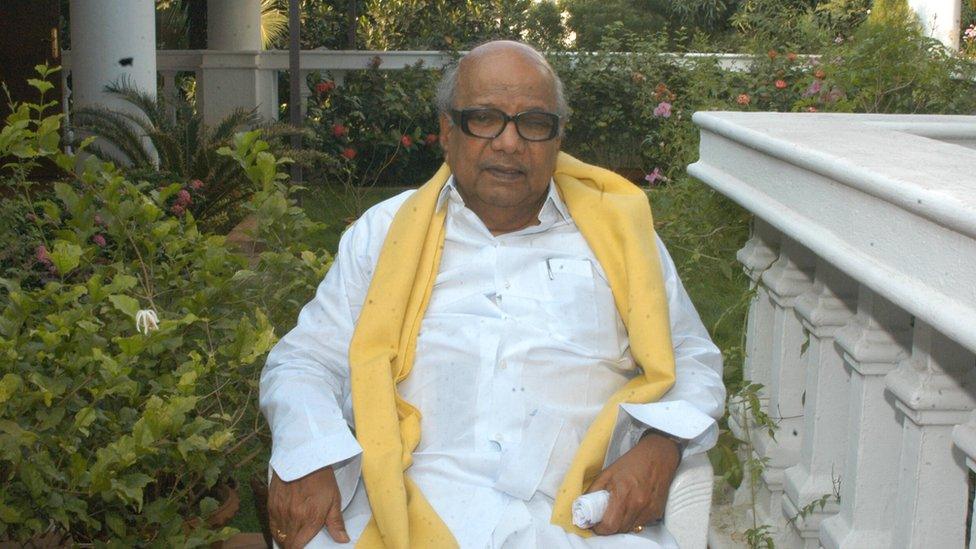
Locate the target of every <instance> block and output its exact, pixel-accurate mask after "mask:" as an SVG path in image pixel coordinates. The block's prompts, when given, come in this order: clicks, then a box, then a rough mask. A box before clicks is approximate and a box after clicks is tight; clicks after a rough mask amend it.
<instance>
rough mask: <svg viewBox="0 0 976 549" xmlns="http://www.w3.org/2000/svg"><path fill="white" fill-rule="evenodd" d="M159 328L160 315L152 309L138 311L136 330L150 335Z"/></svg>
mask: <svg viewBox="0 0 976 549" xmlns="http://www.w3.org/2000/svg"><path fill="white" fill-rule="evenodd" d="M158 329H159V317H158V316H156V311H154V310H152V309H142V310H141V311H139V312H137V313H136V331H137V332H139V333H141V334H145V335H149V332H151V331H152V330H158Z"/></svg>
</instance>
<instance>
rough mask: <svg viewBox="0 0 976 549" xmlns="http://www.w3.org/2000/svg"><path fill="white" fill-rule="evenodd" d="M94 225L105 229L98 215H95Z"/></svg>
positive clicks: (103, 222) (103, 221)
mask: <svg viewBox="0 0 976 549" xmlns="http://www.w3.org/2000/svg"><path fill="white" fill-rule="evenodd" d="M95 224H96V225H98V226H99V227H105V226H106V224H105V220H104V219H102V216H100V215H98V214H95Z"/></svg>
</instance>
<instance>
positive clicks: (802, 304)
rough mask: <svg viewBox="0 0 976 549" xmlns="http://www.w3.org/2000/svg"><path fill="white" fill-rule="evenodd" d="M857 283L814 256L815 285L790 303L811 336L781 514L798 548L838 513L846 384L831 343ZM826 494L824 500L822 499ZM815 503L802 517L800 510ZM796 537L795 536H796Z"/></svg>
mask: <svg viewBox="0 0 976 549" xmlns="http://www.w3.org/2000/svg"><path fill="white" fill-rule="evenodd" d="M856 292H857V283H856V282H855V281H854V280H852V279H851V278H848V277H847V276H846V275H844V274H843V273H841V272H840V271H838V270H837V269H835V268H834V267H833V266H831V265H830V264H829V263H827V262H826V261H823V260H820V259H818V260H817V268H816V277H815V279H814V283H813V287H812V288H810V290H808V291H807V292H806V293H804V294H803V295H801V296H800V297H798V298H797V300H796V304H795V306H794V308H795V310H796V314H797V317H798V318H799V319H800V321H801V322H802V324H803V327H804V329H805V330H806V332H807V334H808V337H809V340H808V345H807V348H806V352H805V354H804V356H805V358H806V366H805V368H806V381H805V384H804V386H805V387H806V393H805V395H804V399H803V401H804V405H803V428H802V437H803V440H802V441H801V445H800V462H799V463H797V464H796V465H794V466H793V467H790V468H789V469H787V470H786V472H785V477H786V478H785V486H784V488H785V493H786V497H784V498H783V513H784V514H785V515H786V517H787V518H789V519H792V521H791V522H792V526H793V529H792V531H791V532H790V533H791V537H792V539H793V541H794V542H795V543H794V544H791V545H796V546H804V547H809V548H812V549H815V548H817V547H819V546H820V542H819V540H818V537H819V530H820V522H821V521H822V520H823V519H824V518H826V517H828V516H830V515H832V514H834V513H836V512H837V509H838V503H837V497H836V496H835V495H834V494H835V491H836V488H837V487H836V481H837V480H838V479H840V478H842V477H843V474H844V448H845V444H844V442H845V440H846V438H847V437H846V436H845V432H846V429H847V408H848V402H847V397H848V382H849V376H848V375H847V372H846V371H845V369H844V361H843V357H842V355H841V353H840V352H839V351H838V349H837V348H836V346H835V345H834V337H835V335H836V333H837V331H838V330H840V329H841V328H842V327H843V326H845V325H846V324H847V323H848V322H850V321H851V319H852V318H853V317H854V311H853V309H854V305H853V303H854V296H855V294H856ZM825 496H826V499H823V498H824V497H825ZM814 501H823V502H824V506H823V507H820V506H819V505H817V506H815V507H814V508H813V509H812V510H809V509H808V510H807V511H810V512H809V513H808V514H805V516H799V515H800V510H801V509H803V508H804V507H805V506H807V505H808V504H810V503H811V502H814ZM798 538H799V539H798Z"/></svg>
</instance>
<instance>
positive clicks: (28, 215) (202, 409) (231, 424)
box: [0, 67, 330, 547]
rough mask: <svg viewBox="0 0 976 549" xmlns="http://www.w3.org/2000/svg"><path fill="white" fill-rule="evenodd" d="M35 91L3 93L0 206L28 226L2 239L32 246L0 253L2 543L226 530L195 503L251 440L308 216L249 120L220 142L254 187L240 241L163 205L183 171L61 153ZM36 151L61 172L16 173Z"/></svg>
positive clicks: (174, 194) (254, 450)
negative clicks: (0, 194) (168, 175)
mask: <svg viewBox="0 0 976 549" xmlns="http://www.w3.org/2000/svg"><path fill="white" fill-rule="evenodd" d="M39 69H40V70H41V71H42V76H45V77H46V76H48V74H49V73H50V72H52V71H50V70H49V69H46V68H44V67H39ZM32 83H34V85H35V87H37V88H38V89H40V90H41V91H44V90H45V89H47V87H48V84H47V83H46V82H45V81H44V80H41V79H37V80H34V81H32ZM49 106H50V104H47V105H45V104H44V103H43V100H42V102H41V103H39V104H28V103H23V104H19V105H15V107H14V109H13V114H12V115H11V116H10V117H9V118H8V120H7V121H6V124H5V125H4V127H3V130H2V131H0V157H7V158H10V159H12V160H11V161H10V162H8V163H7V164H6V165H4V166H3V169H2V172H0V177H2V190H3V191H4V192H5V193H6V194H8V195H9V198H7V199H5V201H4V202H5V204H7V205H13V207H7V208H6V211H5V212H4V213H5V214H6V215H9V216H14V217H16V218H17V220H16V222H15V223H16V224H17V226H18V227H19V228H25V227H29V230H25V231H24V232H18V233H10V232H7V231H6V230H5V231H4V233H3V235H2V236H3V239H4V241H5V242H4V243H3V244H4V247H5V248H6V247H7V245H8V244H9V242H7V241H8V240H12V239H22V240H23V241H25V243H26V244H27V245H29V246H30V247H31V248H32V249H33V254H32V256H31V257H30V258H23V257H17V258H14V259H16V261H11V262H7V261H4V262H3V267H2V268H0V357H2V360H0V541H2V540H4V539H10V540H17V541H20V542H26V541H28V540H30V539H34V538H36V537H38V536H40V535H42V534H44V533H48V532H51V531H55V532H62V533H67V534H68V535H69V536H70V538H71V539H72V540H73V542H75V543H95V544H105V543H108V544H110V545H112V546H117V547H132V546H147V545H148V546H157V547H192V546H200V545H205V544H208V543H210V542H213V541H216V540H219V539H223V538H226V537H228V536H229V535H230V534H231V533H232V532H233V531H232V530H230V529H228V528H220V527H219V525H214V524H210V523H209V522H208V519H209V517H210V516H211V514H212V512H213V511H214V509H215V508H216V507H217V505H218V503H219V502H218V497H219V495H220V494H221V490H220V489H219V488H220V484H221V481H222V480H223V479H226V478H227V475H228V473H229V471H230V470H231V469H232V467H233V466H239V465H241V464H242V463H246V462H247V461H248V460H249V459H252V458H254V457H255V456H256V455H258V454H262V455H263V452H265V447H266V445H267V443H268V442H267V438H266V435H264V430H265V428H264V427H263V424H262V422H260V421H259V418H258V416H257V405H256V394H257V374H258V371H259V369H260V367H261V364H262V363H263V359H264V356H265V353H266V352H267V351H268V349H269V348H270V347H271V345H272V344H273V343H274V342H275V338H276V333H280V330H279V329H276V322H293V317H294V313H295V310H296V309H297V308H298V306H299V305H300V303H302V302H304V301H305V300H306V299H307V296H308V295H309V294H310V293H311V292H312V291H313V289H314V287H315V285H316V284H317V282H318V281H319V280H320V279H321V277H322V276H323V275H324V272H325V271H326V269H327V268H328V265H329V262H330V256H329V255H328V254H322V253H320V254H316V253H313V252H311V251H308V249H307V247H306V246H305V243H307V242H308V241H309V239H310V238H313V237H314V236H315V234H316V233H318V232H320V231H321V228H322V227H321V226H320V225H319V224H316V223H313V222H311V221H309V220H308V218H307V217H305V215H304V212H303V211H302V210H301V209H300V208H298V207H296V206H295V204H294V202H293V201H292V200H291V199H290V198H289V194H288V193H289V191H288V190H287V189H286V188H285V187H284V186H283V184H282V178H283V175H282V174H281V173H280V172H279V168H280V165H281V163H282V162H283V161H281V160H276V159H275V158H274V157H273V156H272V155H270V154H269V153H268V152H267V150H266V149H267V147H268V145H267V144H266V143H264V142H263V141H261V140H260V139H258V134H257V133H249V134H240V135H238V136H237V137H235V138H234V140H233V143H232V146H231V147H230V148H227V149H224V150H222V151H221V154H222V155H225V156H226V157H227V158H229V159H231V161H232V162H234V164H235V165H237V166H238V167H237V169H238V170H240V171H241V172H242V173H243V174H244V175H245V177H247V179H248V180H249V181H250V182H251V184H252V185H253V186H254V188H255V189H256V191H255V192H254V193H253V195H252V196H251V197H250V198H249V199H247V200H246V201H245V202H243V203H242V207H243V208H244V209H246V210H247V211H248V212H249V213H250V214H252V215H253V216H255V217H256V219H257V223H256V225H257V228H256V230H255V232H254V234H253V235H252V236H253V239H254V241H255V249H257V250H260V249H262V248H263V249H264V250H265V251H263V252H260V253H256V254H254V255H252V256H250V257H249V256H248V255H246V254H244V253H242V252H241V251H239V250H238V249H235V248H233V247H231V246H230V245H229V244H228V243H227V241H226V239H225V237H224V236H221V235H218V234H213V233H209V232H207V231H205V230H203V229H201V227H200V226H199V225H198V224H197V222H196V220H195V218H194V216H193V214H192V212H190V211H183V212H180V213H176V212H174V210H173V205H174V204H177V203H179V201H180V200H181V198H180V196H181V193H183V192H184V191H186V190H187V186H188V185H190V182H189V181H186V180H180V179H173V180H168V181H163V182H159V181H154V182H149V181H144V180H143V181H134V180H131V179H129V178H127V177H126V176H125V174H124V173H123V172H122V171H120V170H119V169H118V168H116V167H115V166H113V165H112V164H110V163H107V162H103V161H101V160H100V159H98V158H97V157H94V156H90V157H88V158H87V159H85V160H81V159H80V158H79V157H77V156H73V155H70V154H66V153H64V152H62V151H61V150H60V146H61V143H60V116H61V115H48V114H46V107H49ZM85 145H87V143H85V144H83V145H82V146H83V147H84V146H85ZM45 162H53V163H55V164H57V165H58V166H59V167H60V168H61V169H62V170H64V177H63V178H62V179H61V180H60V181H57V182H54V183H53V184H51V185H48V184H39V183H36V182H33V181H30V180H29V178H28V177H29V173H30V168H31V167H33V166H34V165H37V164H39V163H45ZM5 229H6V228H5ZM25 259H26V260H25ZM285 319H286V320H285ZM281 327H284V326H282V325H279V328H281Z"/></svg>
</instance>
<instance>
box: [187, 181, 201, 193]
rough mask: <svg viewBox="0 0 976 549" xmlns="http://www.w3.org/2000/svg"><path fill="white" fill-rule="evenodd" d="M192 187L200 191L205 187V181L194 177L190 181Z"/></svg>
mask: <svg viewBox="0 0 976 549" xmlns="http://www.w3.org/2000/svg"><path fill="white" fill-rule="evenodd" d="M190 188H191V189H193V190H194V191H199V190H200V189H202V188H203V181H200V180H199V179H194V180H193V181H190Z"/></svg>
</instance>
